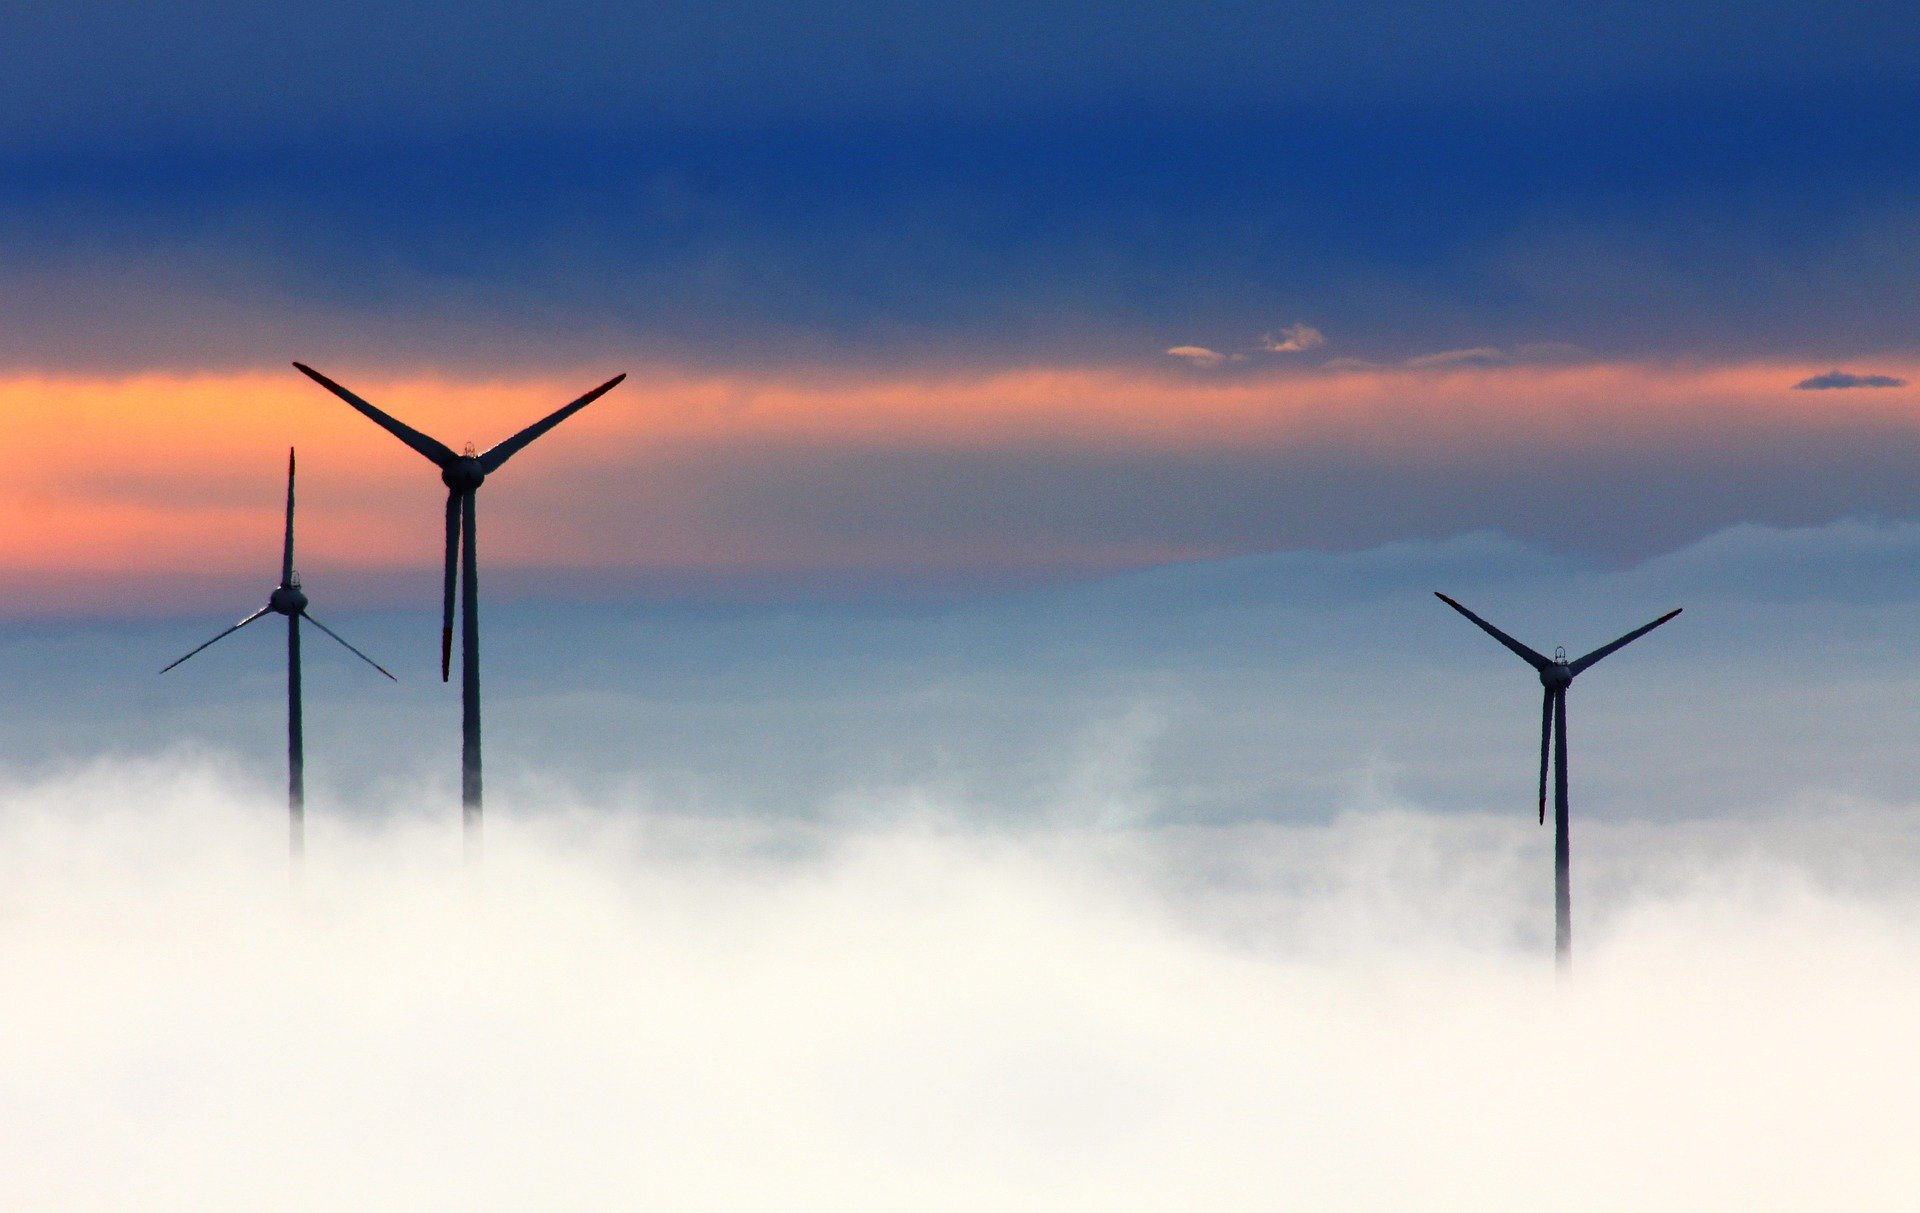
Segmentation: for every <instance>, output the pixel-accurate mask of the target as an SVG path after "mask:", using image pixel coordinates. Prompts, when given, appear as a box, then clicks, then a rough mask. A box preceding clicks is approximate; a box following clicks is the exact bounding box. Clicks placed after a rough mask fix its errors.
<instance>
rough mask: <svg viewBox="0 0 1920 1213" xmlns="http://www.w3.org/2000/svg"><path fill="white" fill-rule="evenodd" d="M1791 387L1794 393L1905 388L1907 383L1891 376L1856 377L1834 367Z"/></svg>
mask: <svg viewBox="0 0 1920 1213" xmlns="http://www.w3.org/2000/svg"><path fill="white" fill-rule="evenodd" d="M1793 386H1794V389H1795V390H1796V391H1802V392H1821V391H1828V390H1831V389H1835V388H1853V387H1905V386H1907V381H1906V380H1904V379H1896V378H1894V377H1893V376H1892V375H1856V374H1854V373H1853V372H1852V371H1843V370H1840V369H1839V368H1838V367H1836V368H1834V369H1833V370H1831V371H1828V372H1827V373H1826V374H1824V375H1814V376H1812V377H1811V378H1807V379H1802V380H1801V381H1800V382H1798V383H1796V384H1794V385H1793Z"/></svg>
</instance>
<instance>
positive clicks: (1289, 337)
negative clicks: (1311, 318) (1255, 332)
mask: <svg viewBox="0 0 1920 1213" xmlns="http://www.w3.org/2000/svg"><path fill="white" fill-rule="evenodd" d="M1326 343H1327V337H1326V334H1324V333H1322V332H1321V331H1320V330H1319V329H1317V328H1314V327H1313V326H1312V325H1310V324H1290V325H1288V326H1287V327H1286V328H1283V329H1281V330H1280V334H1279V336H1277V337H1276V336H1275V335H1274V334H1272V333H1268V334H1267V335H1266V336H1265V337H1262V338H1261V339H1260V348H1261V349H1264V350H1266V351H1267V352H1268V353H1269V354H1299V353H1304V352H1305V351H1307V350H1317V349H1319V348H1320V347H1321V346H1323V345H1325V344H1326Z"/></svg>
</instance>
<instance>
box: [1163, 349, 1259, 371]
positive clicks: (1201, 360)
mask: <svg viewBox="0 0 1920 1213" xmlns="http://www.w3.org/2000/svg"><path fill="white" fill-rule="evenodd" d="M1166 352H1167V353H1168V354H1169V355H1171V356H1172V357H1175V358H1181V359H1184V360H1185V361H1187V362H1188V363H1191V364H1192V365H1194V366H1199V367H1206V368H1207V369H1209V370H1211V369H1212V368H1214V367H1216V366H1221V365H1223V364H1225V363H1228V362H1242V361H1245V358H1246V355H1244V354H1223V353H1221V352H1220V351H1219V350H1210V349H1208V348H1207V347H1206V346H1204V345H1176V346H1174V347H1173V348H1172V349H1170V350H1168V351H1166Z"/></svg>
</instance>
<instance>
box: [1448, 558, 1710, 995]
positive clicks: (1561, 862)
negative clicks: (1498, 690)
mask: <svg viewBox="0 0 1920 1213" xmlns="http://www.w3.org/2000/svg"><path fill="white" fill-rule="evenodd" d="M1434 597H1436V598H1438V599H1439V600H1440V601H1442V602H1444V603H1446V604H1447V605H1448V606H1450V607H1452V608H1453V609H1454V610H1456V611H1458V612H1460V613H1461V614H1462V615H1465V616H1466V617H1467V618H1468V619H1471V620H1472V621H1473V622H1474V623H1475V624H1476V625H1477V626H1478V627H1479V628H1480V630H1481V631H1483V632H1485V633H1486V634H1487V635H1489V636H1491V637H1493V638H1494V639H1495V640H1498V641H1499V642H1500V643H1501V644H1504V645H1506V646H1507V647H1508V648H1509V649H1512V650H1513V652H1514V653H1515V654H1516V655H1518V656H1519V658H1520V660H1522V661H1524V662H1526V663H1527V664H1528V665H1530V666H1532V667H1533V668H1534V669H1535V670H1536V671H1537V672H1538V673H1539V675H1540V685H1541V686H1542V687H1543V688H1545V693H1544V695H1543V696H1542V698H1541V702H1540V820H1541V822H1542V823H1543V824H1544V823H1545V822H1546V820H1547V751H1548V749H1549V748H1551V749H1552V751H1553V958H1554V963H1555V965H1556V966H1557V967H1558V968H1559V970H1560V972H1561V973H1562V974H1563V975H1564V974H1565V973H1566V972H1567V970H1568V967H1569V966H1570V965H1571V964H1572V962H1573V892H1572V884H1571V878H1570V875H1569V869H1570V867H1571V865H1572V854H1571V851H1570V848H1569V843H1568V840H1567V687H1568V686H1569V685H1570V684H1571V683H1572V682H1573V680H1574V679H1575V678H1577V677H1578V676H1579V675H1580V674H1581V672H1582V671H1584V670H1586V669H1587V667H1589V666H1591V665H1593V664H1594V663H1595V662H1597V661H1599V660H1600V659H1601V658H1602V657H1605V656H1606V655H1607V654H1609V653H1611V652H1613V651H1614V650H1615V649H1620V648H1625V647H1626V646H1627V645H1629V644H1632V643H1633V642H1634V641H1636V640H1638V639H1640V638H1641V637H1642V636H1645V635H1646V634H1647V633H1648V632H1651V631H1653V629H1655V628H1657V627H1659V626H1660V625H1661V624H1663V623H1665V622H1666V621H1667V620H1669V619H1672V618H1673V617H1674V616H1675V615H1678V614H1679V613H1680V611H1679V610H1673V611H1668V612H1667V613H1666V614H1664V615H1662V616H1660V618H1658V619H1656V620H1654V621H1653V622H1652V623H1650V624H1647V625H1646V626H1645V627H1640V628H1635V629H1634V630H1633V631H1631V632H1628V633H1627V634H1626V635H1625V636H1622V637H1621V638H1620V639H1618V640H1616V641H1614V642H1613V643H1612V644H1603V645H1601V646H1600V647H1599V648H1597V649H1595V650H1594V651H1593V652H1591V653H1588V654H1587V655H1586V656H1585V657H1581V658H1579V659H1578V660H1575V661H1568V660H1567V651H1566V650H1565V649H1555V650H1554V651H1553V656H1552V657H1551V658H1546V657H1542V656H1541V655H1540V654H1538V653H1536V652H1534V651H1533V650H1532V649H1530V648H1528V647H1527V646H1526V645H1524V644H1521V643H1520V642H1519V641H1518V640H1515V639H1514V638H1513V637H1511V636H1509V635H1507V634H1506V633H1505V632H1503V631H1501V630H1500V629H1499V628H1496V627H1494V626H1493V625H1492V624H1490V623H1488V622H1487V621H1486V620H1484V619H1482V618H1480V616H1478V615H1476V614H1474V613H1473V612H1472V611H1469V610H1468V609H1467V608H1465V607H1463V606H1461V605H1460V604H1459V603H1457V602H1455V601H1454V600H1453V599H1451V598H1449V597H1447V596H1446V595H1445V594H1442V593H1441V592H1440V591H1438V590H1435V591H1434Z"/></svg>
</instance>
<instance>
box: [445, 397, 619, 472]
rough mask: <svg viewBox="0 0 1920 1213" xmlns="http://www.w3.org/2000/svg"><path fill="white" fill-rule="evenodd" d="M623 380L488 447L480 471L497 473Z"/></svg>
mask: <svg viewBox="0 0 1920 1213" xmlns="http://www.w3.org/2000/svg"><path fill="white" fill-rule="evenodd" d="M625 378H626V375H625V374H619V375H615V376H614V377H613V378H611V379H609V380H607V381H606V382H605V383H603V384H601V385H600V386H599V387H597V388H594V389H593V390H592V391H591V392H588V393H587V394H586V395H584V396H582V397H580V399H578V400H576V401H574V402H573V403H572V404H569V405H568V406H566V407H565V408H563V409H557V410H555V411H554V412H552V413H550V414H548V415H547V416H545V417H543V418H541V419H540V420H539V421H536V422H534V423H533V424H532V425H530V426H528V427H527V428H526V429H524V430H521V431H520V432H519V433H518V434H515V435H514V436H513V437H511V438H509V439H507V440H506V441H505V442H502V443H500V444H499V445H498V446H495V447H490V448H489V449H488V450H487V451H486V453H485V454H483V455H481V456H480V470H481V471H482V472H485V473H487V474H489V475H491V474H493V473H494V472H496V471H498V470H499V468H500V465H501V464H503V463H505V462H506V461H507V460H509V459H511V458H513V456H514V453H515V452H517V451H518V450H519V449H520V448H521V447H523V446H525V445H527V444H528V443H529V442H532V441H533V440H534V439H535V438H538V437H539V436H540V435H542V434H544V433H546V432H547V431H548V430H550V429H552V428H553V427H554V426H556V425H559V424H560V423H561V422H562V421H565V420H566V419H567V418H569V417H571V416H573V415H574V414H575V413H577V412H579V411H580V410H581V409H583V408H586V407H587V406H588V405H590V404H592V403H593V402H594V401H596V400H598V399H600V397H602V396H604V395H606V394H607V393H608V392H611V391H612V390H613V389H614V388H615V387H617V386H619V384H620V381H621V380H622V379H625Z"/></svg>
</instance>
